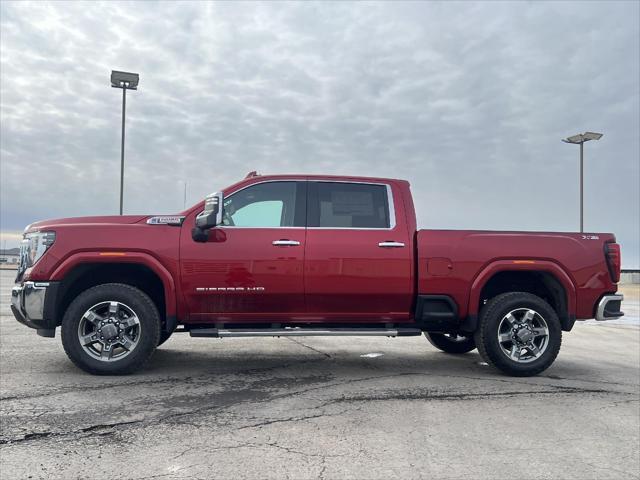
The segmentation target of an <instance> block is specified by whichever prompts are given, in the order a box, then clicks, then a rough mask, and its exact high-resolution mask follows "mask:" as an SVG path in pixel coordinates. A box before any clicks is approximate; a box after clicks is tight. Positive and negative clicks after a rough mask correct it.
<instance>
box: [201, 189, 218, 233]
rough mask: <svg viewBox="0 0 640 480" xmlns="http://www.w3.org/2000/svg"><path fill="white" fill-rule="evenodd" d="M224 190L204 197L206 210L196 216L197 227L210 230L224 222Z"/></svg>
mask: <svg viewBox="0 0 640 480" xmlns="http://www.w3.org/2000/svg"><path fill="white" fill-rule="evenodd" d="M222 201H223V196H222V192H216V193H212V194H211V195H207V197H206V198H205V199H204V210H203V211H202V212H201V213H200V214H199V215H198V216H197V217H196V227H198V228H200V229H202V230H208V229H210V228H213V227H215V226H216V225H220V224H221V223H222Z"/></svg>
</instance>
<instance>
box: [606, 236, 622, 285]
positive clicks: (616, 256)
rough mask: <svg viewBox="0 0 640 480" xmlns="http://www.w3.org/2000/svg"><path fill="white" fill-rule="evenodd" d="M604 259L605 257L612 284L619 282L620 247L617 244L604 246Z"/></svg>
mask: <svg viewBox="0 0 640 480" xmlns="http://www.w3.org/2000/svg"><path fill="white" fill-rule="evenodd" d="M604 253H605V257H607V266H608V267H609V275H611V280H612V281H613V283H618V281H619V280H620V268H621V267H622V258H621V255H620V245H618V244H617V243H607V244H606V245H605V246H604Z"/></svg>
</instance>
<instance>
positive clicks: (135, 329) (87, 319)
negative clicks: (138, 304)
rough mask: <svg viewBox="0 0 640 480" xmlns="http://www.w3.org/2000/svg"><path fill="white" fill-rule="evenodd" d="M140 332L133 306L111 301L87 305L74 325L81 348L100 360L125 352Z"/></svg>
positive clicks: (129, 351) (106, 359) (131, 346)
mask: <svg viewBox="0 0 640 480" xmlns="http://www.w3.org/2000/svg"><path fill="white" fill-rule="evenodd" d="M140 333H141V325H140V320H139V319H138V316H137V315H136V313H135V312H134V311H133V309H132V308H131V307H129V306H127V305H125V304H124V303H121V302H115V301H110V302H100V303H98V304H96V305H94V306H93V307H91V308H89V310H87V311H86V312H85V313H84V315H82V318H81V319H80V323H79V325H78V340H79V341H80V345H81V346H82V348H83V349H84V351H85V352H86V353H88V354H89V355H91V356H92V357H94V358H96V359H98V360H101V361H103V362H112V361H115V360H120V359H122V358H124V357H126V356H127V355H129V354H130V353H131V352H132V351H133V350H134V349H135V348H136V346H137V345H138V343H139V341H140Z"/></svg>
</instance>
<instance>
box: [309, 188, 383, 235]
mask: <svg viewBox="0 0 640 480" xmlns="http://www.w3.org/2000/svg"><path fill="white" fill-rule="evenodd" d="M309 194H310V198H309V215H308V226H309V227H320V228H390V227H391V224H390V215H389V199H388V194H387V186H386V185H377V184H366V183H340V182H309Z"/></svg>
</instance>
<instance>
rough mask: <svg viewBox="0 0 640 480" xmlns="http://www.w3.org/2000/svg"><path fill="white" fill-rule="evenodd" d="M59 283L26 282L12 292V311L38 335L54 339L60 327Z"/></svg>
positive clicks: (17, 318)
mask: <svg viewBox="0 0 640 480" xmlns="http://www.w3.org/2000/svg"><path fill="white" fill-rule="evenodd" d="M59 285H60V284H59V282H24V283H23V284H22V285H16V286H15V287H13V289H12V290H11V311H12V312H13V316H14V317H16V320H18V321H19V322H20V323H22V324H23V325H26V326H27V327H31V328H35V329H37V330H38V335H42V336H44V337H53V336H54V335H55V328H56V327H57V326H58V318H57V316H56V304H57V297H58V287H59Z"/></svg>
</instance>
